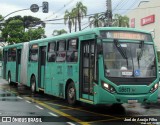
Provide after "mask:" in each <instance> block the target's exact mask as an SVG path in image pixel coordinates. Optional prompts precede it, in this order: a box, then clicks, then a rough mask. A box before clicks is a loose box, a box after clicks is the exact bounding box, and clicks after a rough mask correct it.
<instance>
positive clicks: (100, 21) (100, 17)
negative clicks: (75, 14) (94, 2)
mask: <svg viewBox="0 0 160 125" xmlns="http://www.w3.org/2000/svg"><path fill="white" fill-rule="evenodd" d="M89 24H90V27H92V26H93V27H101V26H103V25H104V14H98V13H97V14H95V15H93V16H90V17H89Z"/></svg>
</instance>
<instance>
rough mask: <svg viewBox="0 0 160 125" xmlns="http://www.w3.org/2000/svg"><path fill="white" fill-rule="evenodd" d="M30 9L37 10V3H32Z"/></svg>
mask: <svg viewBox="0 0 160 125" xmlns="http://www.w3.org/2000/svg"><path fill="white" fill-rule="evenodd" d="M30 10H31V11H32V12H34V13H36V12H38V10H39V6H38V5H37V4H32V5H31V7H30Z"/></svg>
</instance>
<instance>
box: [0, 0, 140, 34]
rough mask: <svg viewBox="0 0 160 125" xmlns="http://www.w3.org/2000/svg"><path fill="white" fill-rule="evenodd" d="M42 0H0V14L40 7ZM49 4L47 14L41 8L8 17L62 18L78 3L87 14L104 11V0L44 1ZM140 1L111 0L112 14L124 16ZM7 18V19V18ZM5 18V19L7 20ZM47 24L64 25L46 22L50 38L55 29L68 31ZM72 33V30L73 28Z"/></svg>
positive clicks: (86, 22) (66, 27)
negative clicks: (79, 2) (86, 9)
mask: <svg viewBox="0 0 160 125" xmlns="http://www.w3.org/2000/svg"><path fill="white" fill-rule="evenodd" d="M43 1H44V0H0V14H1V15H2V16H3V17H4V16H6V15H7V14H9V13H11V12H13V11H16V10H21V9H27V8H30V6H31V5H32V4H37V5H39V6H42V2H43ZM45 1H47V2H49V13H42V8H40V9H39V11H38V12H37V13H33V12H31V11H30V10H25V11H21V12H17V13H14V14H12V15H10V16H8V17H12V16H16V15H21V16H28V15H31V16H34V17H37V18H40V19H41V20H42V21H44V20H51V19H55V18H63V16H64V12H65V10H69V11H70V10H71V9H72V8H73V7H75V5H76V3H77V2H78V1H81V2H82V3H83V4H84V5H85V6H87V8H88V11H87V14H94V13H100V12H105V11H106V0H45ZM139 1H140V0H112V9H113V13H120V14H125V13H126V12H127V10H125V9H129V8H132V7H135V6H137V5H138V4H139ZM8 17H7V18H8ZM7 18H5V19H7ZM48 23H64V20H61V21H52V22H47V24H46V28H45V34H46V35H47V36H51V35H52V33H53V30H55V29H65V30H67V31H68V26H67V25H64V24H48ZM88 24H89V23H88V19H87V18H85V19H83V20H82V25H83V26H82V29H83V28H84V27H86V26H87V25H88ZM73 31H74V28H73Z"/></svg>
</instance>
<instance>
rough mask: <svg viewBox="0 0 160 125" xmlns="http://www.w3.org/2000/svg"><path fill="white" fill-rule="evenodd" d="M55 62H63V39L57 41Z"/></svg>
mask: <svg viewBox="0 0 160 125" xmlns="http://www.w3.org/2000/svg"><path fill="white" fill-rule="evenodd" d="M57 47H58V48H57V51H58V52H57V58H56V61H57V62H64V61H65V60H66V51H65V48H66V42H65V41H59V42H57Z"/></svg>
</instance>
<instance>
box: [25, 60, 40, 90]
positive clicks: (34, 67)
mask: <svg viewBox="0 0 160 125" xmlns="http://www.w3.org/2000/svg"><path fill="white" fill-rule="evenodd" d="M27 72H28V73H27V74H28V76H27V86H29V87H30V80H31V77H32V75H34V76H35V77H36V90H38V89H37V87H38V62H28V69H27Z"/></svg>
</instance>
